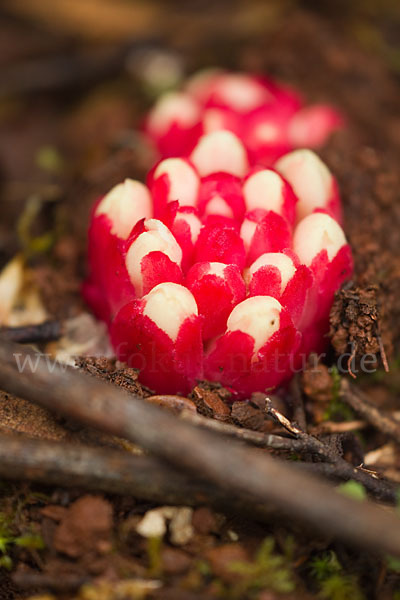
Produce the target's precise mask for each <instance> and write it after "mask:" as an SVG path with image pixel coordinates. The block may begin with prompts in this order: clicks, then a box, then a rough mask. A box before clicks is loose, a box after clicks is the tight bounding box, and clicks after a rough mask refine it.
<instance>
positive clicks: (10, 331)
mask: <svg viewBox="0 0 400 600" xmlns="http://www.w3.org/2000/svg"><path fill="white" fill-rule="evenodd" d="M62 334H63V327H62V324H61V322H60V321H44V322H43V323H39V324H37V325H23V326H21V327H1V328H0V336H1V337H3V338H5V339H7V340H10V342H17V343H19V344H41V343H45V342H52V341H54V340H58V339H59V338H60V337H61V336H62Z"/></svg>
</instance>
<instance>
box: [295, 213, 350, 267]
mask: <svg viewBox="0 0 400 600" xmlns="http://www.w3.org/2000/svg"><path fill="white" fill-rule="evenodd" d="M346 243H347V241H346V237H345V235H344V232H343V229H342V228H341V227H340V225H339V224H338V223H337V222H336V221H335V219H332V217H330V216H329V215H327V214H324V213H313V214H312V215H309V216H308V217H305V218H304V219H303V220H302V221H300V223H299V224H298V225H297V227H296V229H295V231H294V235H293V249H294V251H295V252H296V254H297V255H298V257H299V259H300V261H301V262H302V263H303V264H305V265H307V266H310V265H311V263H312V261H313V259H314V258H315V257H316V256H317V255H318V254H319V253H320V252H321V250H326V251H327V253H328V258H329V260H330V261H331V260H332V259H333V258H335V256H336V254H337V253H338V251H339V250H340V248H342V247H343V246H344V245H345V244H346Z"/></svg>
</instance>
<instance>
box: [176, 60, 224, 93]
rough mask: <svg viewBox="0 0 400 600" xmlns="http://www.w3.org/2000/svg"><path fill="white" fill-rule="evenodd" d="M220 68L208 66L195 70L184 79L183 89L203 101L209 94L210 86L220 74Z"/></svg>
mask: <svg viewBox="0 0 400 600" xmlns="http://www.w3.org/2000/svg"><path fill="white" fill-rule="evenodd" d="M222 73H223V71H222V69H218V68H216V67H209V68H207V69H201V70H200V71H197V72H196V73H194V74H193V75H191V76H190V77H188V79H187V80H186V84H185V90H186V91H187V92H188V93H189V94H190V95H191V96H193V97H195V98H197V99H198V100H200V101H204V100H205V99H206V98H207V96H208V95H209V92H210V89H211V86H212V85H213V83H214V82H215V81H216V80H217V79H218V78H219V77H220V76H221V75H222Z"/></svg>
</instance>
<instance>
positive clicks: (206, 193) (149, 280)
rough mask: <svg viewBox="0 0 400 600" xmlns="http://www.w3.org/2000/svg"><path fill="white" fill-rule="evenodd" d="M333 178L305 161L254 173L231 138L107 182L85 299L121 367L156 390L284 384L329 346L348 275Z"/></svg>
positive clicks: (222, 134)
mask: <svg viewBox="0 0 400 600" xmlns="http://www.w3.org/2000/svg"><path fill="white" fill-rule="evenodd" d="M340 219H341V215H340V200H339V195H338V188H337V185H336V182H335V179H334V177H333V176H332V174H331V173H330V171H329V169H328V168H327V167H326V166H325V164H323V163H322V162H321V160H320V159H319V158H318V157H317V156H316V155H315V154H314V153H313V152H312V151H310V150H295V151H294V152H292V153H290V154H287V155H285V156H284V157H282V158H281V159H280V160H278V161H277V162H276V163H275V165H274V168H265V167H250V165H249V158H248V155H247V153H246V149H245V147H244V145H243V144H242V143H241V141H240V140H239V139H238V138H237V137H236V136H235V135H234V134H233V133H232V132H230V131H217V132H213V133H210V134H208V135H206V136H203V137H202V138H201V139H200V140H199V142H198V144H197V145H196V146H195V147H194V149H193V151H192V152H191V154H190V157H189V158H167V159H165V160H163V161H161V162H159V163H158V164H157V165H156V166H155V167H154V168H153V170H152V171H151V172H150V174H149V176H148V181H147V186H145V185H143V184H141V183H139V182H137V181H132V180H126V181H125V182H124V183H122V184H120V185H117V186H116V187H115V188H113V189H112V190H111V191H110V192H109V193H108V194H107V195H106V196H105V197H103V198H101V199H100V200H99V201H98V202H97V204H96V206H95V207H94V210H93V215H92V218H91V224H90V231H89V263H90V276H89V278H88V280H87V282H86V283H85V286H84V293H85V297H86V299H87V301H88V303H89V304H90V305H91V306H92V308H93V310H94V311H95V312H96V314H97V315H98V316H99V317H100V318H102V319H104V320H105V321H107V322H108V324H109V327H110V333H111V339H112V343H113V345H114V348H115V351H116V353H117V356H118V357H119V358H120V359H121V360H123V361H125V362H127V363H128V364H129V365H130V366H132V367H136V368H138V369H140V377H141V380H142V381H143V383H145V384H146V385H148V386H149V387H151V388H152V389H154V390H156V391H157V392H164V393H168V392H172V393H186V392H188V391H189V390H190V388H191V386H193V385H194V384H195V382H196V380H198V379H201V378H206V379H209V380H212V381H218V382H221V383H222V384H223V385H225V386H227V387H228V388H230V389H232V390H233V391H234V392H235V394H236V397H238V398H245V397H248V396H249V395H250V394H251V393H252V392H254V391H256V390H259V391H266V390H269V389H271V388H274V387H276V386H277V385H279V384H280V383H282V382H283V381H285V380H287V379H288V378H289V377H290V376H291V374H292V373H293V370H294V369H297V368H298V367H299V366H301V363H302V360H304V359H305V357H306V356H307V355H308V354H309V353H310V351H312V350H314V351H321V350H323V348H324V346H325V345H326V337H325V336H326V333H327V329H328V325H329V323H328V321H329V311H330V307H331V304H332V301H333V297H334V293H335V291H336V290H337V289H338V288H339V287H340V285H341V284H342V283H343V281H345V280H346V279H348V278H349V277H350V275H351V272H352V257H351V252H350V248H349V246H348V244H347V243H346V239H345V236H344V234H343V231H342V228H341V226H340V224H339V223H340Z"/></svg>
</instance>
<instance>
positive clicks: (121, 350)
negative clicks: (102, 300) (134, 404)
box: [111, 282, 203, 394]
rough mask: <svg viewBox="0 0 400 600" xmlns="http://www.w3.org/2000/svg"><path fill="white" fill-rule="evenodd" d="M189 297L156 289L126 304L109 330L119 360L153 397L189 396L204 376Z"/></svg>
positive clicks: (165, 286) (167, 287) (174, 288)
mask: <svg viewBox="0 0 400 600" xmlns="http://www.w3.org/2000/svg"><path fill="white" fill-rule="evenodd" d="M197 313H198V311H197V305H196V302H195V300H194V298H193V296H192V294H191V293H190V291H189V290H188V289H187V288H185V287H183V286H181V285H178V284H176V283H170V282H167V283H160V284H159V285H157V286H155V287H154V288H153V289H152V290H151V291H150V292H149V293H148V294H147V295H146V296H144V297H143V298H142V299H140V300H139V299H138V300H134V301H132V302H130V303H128V304H126V305H125V306H124V307H123V308H122V309H121V310H120V311H119V313H118V314H117V316H116V317H115V319H114V322H113V324H112V327H111V339H112V343H113V346H114V348H115V349H116V352H117V356H118V357H119V359H120V360H123V361H125V362H126V363H127V364H128V365H130V366H131V367H134V368H137V369H140V374H141V380H142V382H143V383H144V384H145V385H148V386H150V387H151V388H152V389H154V390H155V391H162V392H164V393H181V394H187V393H188V392H189V391H190V389H191V387H193V385H195V383H196V379H197V378H201V376H202V353H203V349H202V342H201V319H200V318H199V316H198V314H197Z"/></svg>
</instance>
